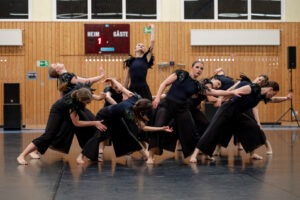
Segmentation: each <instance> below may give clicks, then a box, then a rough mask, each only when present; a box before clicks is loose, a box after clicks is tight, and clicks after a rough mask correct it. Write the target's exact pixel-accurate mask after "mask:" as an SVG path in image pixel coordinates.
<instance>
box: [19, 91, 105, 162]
mask: <svg viewBox="0 0 300 200" xmlns="http://www.w3.org/2000/svg"><path fill="white" fill-rule="evenodd" d="M92 99H93V98H92V93H91V90H90V89H89V88H86V87H83V88H78V89H77V88H75V90H74V91H71V92H70V93H68V94H67V95H65V96H64V97H63V98H60V99H59V100H57V101H56V102H55V103H54V104H53V105H52V107H51V110H50V114H49V117H48V122H47V126H46V129H45V133H44V134H43V135H41V136H40V137H38V138H36V139H34V140H33V141H32V142H31V143H30V144H29V145H28V146H27V147H26V148H25V149H24V151H23V152H22V153H21V154H20V155H19V156H18V157H17V161H18V163H19V164H21V165H27V164H28V163H27V161H26V160H25V157H26V156H27V155H28V154H30V153H31V152H33V151H36V150H37V151H38V152H39V153H40V154H44V153H45V152H46V151H47V149H48V148H49V147H51V148H53V149H54V150H57V151H60V152H63V153H68V152H69V149H70V146H71V144H72V140H73V136H74V130H75V126H77V127H85V126H94V127H96V128H97V129H99V130H101V131H105V130H106V127H105V125H103V124H102V123H101V122H100V121H81V120H79V117H78V114H77V113H78V112H79V111H80V110H82V109H84V107H85V105H86V104H88V103H90V102H91V101H92Z"/></svg>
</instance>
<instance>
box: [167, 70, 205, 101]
mask: <svg viewBox="0 0 300 200" xmlns="http://www.w3.org/2000/svg"><path fill="white" fill-rule="evenodd" d="M175 73H176V75H177V79H176V80H175V82H174V83H173V84H172V86H171V87H170V90H169V91H168V93H167V96H166V99H169V100H172V101H175V102H177V103H184V102H186V101H187V100H188V99H189V98H190V97H191V96H192V95H193V94H198V93H199V94H204V86H203V84H201V83H200V82H199V81H197V80H194V79H192V78H191V77H190V76H189V73H188V72H187V71H184V70H176V71H175Z"/></svg>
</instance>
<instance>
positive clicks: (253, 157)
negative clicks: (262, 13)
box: [250, 153, 263, 160]
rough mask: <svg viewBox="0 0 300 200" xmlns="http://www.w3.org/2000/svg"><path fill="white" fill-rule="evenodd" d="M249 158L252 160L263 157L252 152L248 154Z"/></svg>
mask: <svg viewBox="0 0 300 200" xmlns="http://www.w3.org/2000/svg"><path fill="white" fill-rule="evenodd" d="M250 158H251V159H253V160H262V159H263V157H262V156H260V155H258V154H256V153H254V154H252V155H251V156H250Z"/></svg>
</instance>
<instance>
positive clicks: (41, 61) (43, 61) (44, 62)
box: [36, 60, 49, 67]
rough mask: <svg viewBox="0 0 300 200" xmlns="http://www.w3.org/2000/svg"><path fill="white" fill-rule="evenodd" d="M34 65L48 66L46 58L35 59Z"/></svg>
mask: <svg viewBox="0 0 300 200" xmlns="http://www.w3.org/2000/svg"><path fill="white" fill-rule="evenodd" d="M36 66H38V67H48V66H49V61H48V60H37V61H36Z"/></svg>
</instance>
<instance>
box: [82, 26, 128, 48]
mask: <svg viewBox="0 0 300 200" xmlns="http://www.w3.org/2000/svg"><path fill="white" fill-rule="evenodd" d="M129 36H130V35H129V24H85V25H84V40H85V53H86V54H107V53H109V54H114V53H116V54H129V52H130V47H129V46H130V45H129V44H130V43H129V38H130V37H129Z"/></svg>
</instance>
